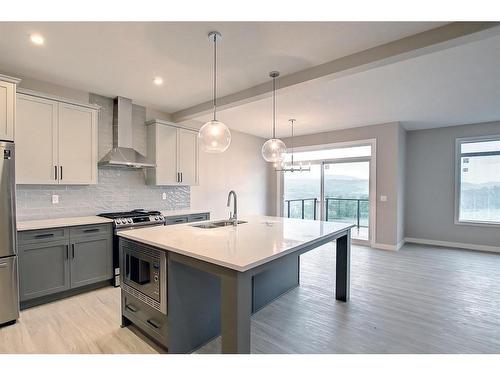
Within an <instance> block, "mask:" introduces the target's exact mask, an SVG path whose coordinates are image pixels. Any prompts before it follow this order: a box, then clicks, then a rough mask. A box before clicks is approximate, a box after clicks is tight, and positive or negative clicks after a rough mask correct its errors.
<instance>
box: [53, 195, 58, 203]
mask: <svg viewBox="0 0 500 375" xmlns="http://www.w3.org/2000/svg"><path fill="white" fill-rule="evenodd" d="M58 203H59V195H57V194H54V195H52V204H58Z"/></svg>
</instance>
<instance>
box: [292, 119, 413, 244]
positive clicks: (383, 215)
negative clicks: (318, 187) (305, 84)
mask: <svg viewBox="0 0 500 375" xmlns="http://www.w3.org/2000/svg"><path fill="white" fill-rule="evenodd" d="M404 135H405V132H404V131H402V130H401V126H400V124H399V123H397V122H394V123H388V124H380V125H371V126H364V127H359V128H350V129H343V130H335V131H331V132H326V133H318V134H311V135H304V136H300V137H295V140H294V144H295V146H296V147H301V146H313V145H321V144H329V143H338V142H349V141H357V140H363V139H371V138H375V139H376V140H377V186H376V191H377V192H376V194H377V199H378V198H379V197H380V195H387V202H380V200H379V199H378V201H377V227H376V243H377V244H382V245H388V246H389V247H391V248H393V247H395V246H397V244H398V243H399V242H400V241H401V239H402V230H398V228H399V227H402V225H403V224H402V223H403V220H404V219H403V212H404V205H403V204H402V203H403V200H402V195H401V193H400V192H399V189H401V188H402V185H403V182H404V177H402V176H404V173H403V171H404V167H405V165H404V163H403V164H398V155H400V150H399V149H400V147H402V148H404V144H405V137H404ZM289 142H290V139H285V143H287V144H288V143H289ZM398 225H399V227H398Z"/></svg>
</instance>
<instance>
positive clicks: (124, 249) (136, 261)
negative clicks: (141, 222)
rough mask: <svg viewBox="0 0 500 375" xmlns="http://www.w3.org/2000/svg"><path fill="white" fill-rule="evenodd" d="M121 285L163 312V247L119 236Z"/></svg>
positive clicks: (165, 260) (164, 289)
mask: <svg viewBox="0 0 500 375" xmlns="http://www.w3.org/2000/svg"><path fill="white" fill-rule="evenodd" d="M120 243H121V254H120V256H121V270H122V272H121V275H122V280H121V288H122V289H123V290H124V291H126V292H127V293H130V294H132V295H133V296H134V297H136V298H138V299H140V300H141V301H143V302H145V303H146V304H148V305H149V306H151V307H153V308H155V309H156V310H158V311H161V312H162V313H164V314H166V313H167V255H166V252H165V251H162V250H157V249H154V248H152V247H149V246H145V245H142V244H138V243H136V242H133V241H129V240H125V239H120Z"/></svg>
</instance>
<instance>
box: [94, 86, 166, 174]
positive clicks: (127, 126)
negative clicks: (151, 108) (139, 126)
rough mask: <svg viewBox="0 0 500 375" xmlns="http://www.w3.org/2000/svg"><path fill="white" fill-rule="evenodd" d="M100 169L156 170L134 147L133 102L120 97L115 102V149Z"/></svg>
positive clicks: (106, 156) (102, 162) (104, 160)
mask: <svg viewBox="0 0 500 375" xmlns="http://www.w3.org/2000/svg"><path fill="white" fill-rule="evenodd" d="M98 164H99V166H100V167H114V168H154V167H156V165H155V164H154V163H151V162H150V161H149V160H148V159H147V158H146V157H145V156H144V155H142V154H141V153H139V152H137V151H136V150H134V148H133V146H132V100H130V99H127V98H123V97H121V96H118V97H116V98H115V99H114V102H113V148H112V149H111V151H110V152H108V153H107V154H106V155H105V156H104V157H103V158H102V159H101V160H100V161H99V163H98Z"/></svg>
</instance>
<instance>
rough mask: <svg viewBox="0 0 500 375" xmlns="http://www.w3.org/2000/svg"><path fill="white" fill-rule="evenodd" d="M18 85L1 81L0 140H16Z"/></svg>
mask: <svg viewBox="0 0 500 375" xmlns="http://www.w3.org/2000/svg"><path fill="white" fill-rule="evenodd" d="M15 92H16V85H15V84H13V83H10V82H4V81H0V141H13V140H14V118H15V98H16V94H15Z"/></svg>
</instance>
